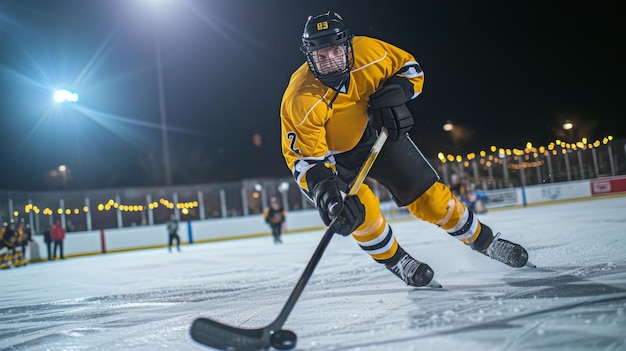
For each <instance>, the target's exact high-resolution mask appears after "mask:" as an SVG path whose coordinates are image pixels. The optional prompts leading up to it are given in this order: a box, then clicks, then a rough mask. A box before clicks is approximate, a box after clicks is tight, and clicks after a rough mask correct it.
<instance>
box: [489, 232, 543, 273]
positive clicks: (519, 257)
mask: <svg viewBox="0 0 626 351" xmlns="http://www.w3.org/2000/svg"><path fill="white" fill-rule="evenodd" d="M481 252H482V253H483V254H484V255H487V256H489V257H491V258H492V259H494V260H498V261H500V262H502V263H504V264H506V265H508V266H511V267H514V268H520V267H524V266H528V267H536V266H535V265H534V264H532V263H530V262H528V252H527V251H526V249H524V248H523V247H522V246H521V245H519V244H516V243H512V242H510V241H508V240H505V239H502V238H500V233H497V234H496V235H494V237H493V241H491V244H489V246H488V247H487V249H486V250H484V251H481Z"/></svg>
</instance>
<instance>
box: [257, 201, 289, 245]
mask: <svg viewBox="0 0 626 351" xmlns="http://www.w3.org/2000/svg"><path fill="white" fill-rule="evenodd" d="M286 217H287V211H286V210H285V208H284V207H283V206H282V205H281V204H280V202H278V199H277V198H276V197H274V196H272V197H271V198H270V203H269V206H268V207H267V208H266V209H265V210H263V218H264V219H265V223H267V225H269V226H270V229H271V230H272V237H273V238H274V244H282V243H283V239H282V238H281V236H282V234H283V226H284V225H285V219H286Z"/></svg>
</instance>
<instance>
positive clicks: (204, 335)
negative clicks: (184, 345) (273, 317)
mask: <svg viewBox="0 0 626 351" xmlns="http://www.w3.org/2000/svg"><path fill="white" fill-rule="evenodd" d="M191 337H192V338H193V339H194V340H195V341H197V342H199V343H201V344H203V345H206V346H210V347H214V348H216V349H220V350H228V351H231V350H238V351H239V350H241V351H259V350H267V349H268V348H269V347H270V333H269V330H268V329H267V328H259V329H242V328H237V327H233V326H229V325H226V324H223V323H220V322H217V321H214V320H212V319H208V318H197V319H196V320H194V321H193V324H192V325H191Z"/></svg>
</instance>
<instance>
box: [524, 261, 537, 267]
mask: <svg viewBox="0 0 626 351" xmlns="http://www.w3.org/2000/svg"><path fill="white" fill-rule="evenodd" d="M524 267H530V268H537V266H536V265H535V264H534V263H532V262H530V261H528V262H526V264H525V265H524Z"/></svg>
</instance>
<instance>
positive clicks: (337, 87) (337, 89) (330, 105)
mask: <svg viewBox="0 0 626 351" xmlns="http://www.w3.org/2000/svg"><path fill="white" fill-rule="evenodd" d="M337 76H339V75H337ZM342 76H343V75H342ZM322 78H323V77H320V78H318V79H319V80H320V82H322V84H324V85H325V86H327V87H329V88H331V89H333V91H334V93H333V97H332V98H331V99H330V102H329V103H328V108H330V109H332V108H333V103H334V102H335V99H337V96H339V92H340V91H341V92H344V93H345V92H346V91H348V85H350V73H348V74H346V75H345V77H344V78H343V79H342V80H340V81H339V82H338V83H337V84H336V85H335V87H333V86H331V85H329V84H327V82H326V81H325V80H323V79H322ZM333 78H335V79H334V80H333V82H336V81H337V78H336V77H333ZM342 88H343V89H342Z"/></svg>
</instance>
